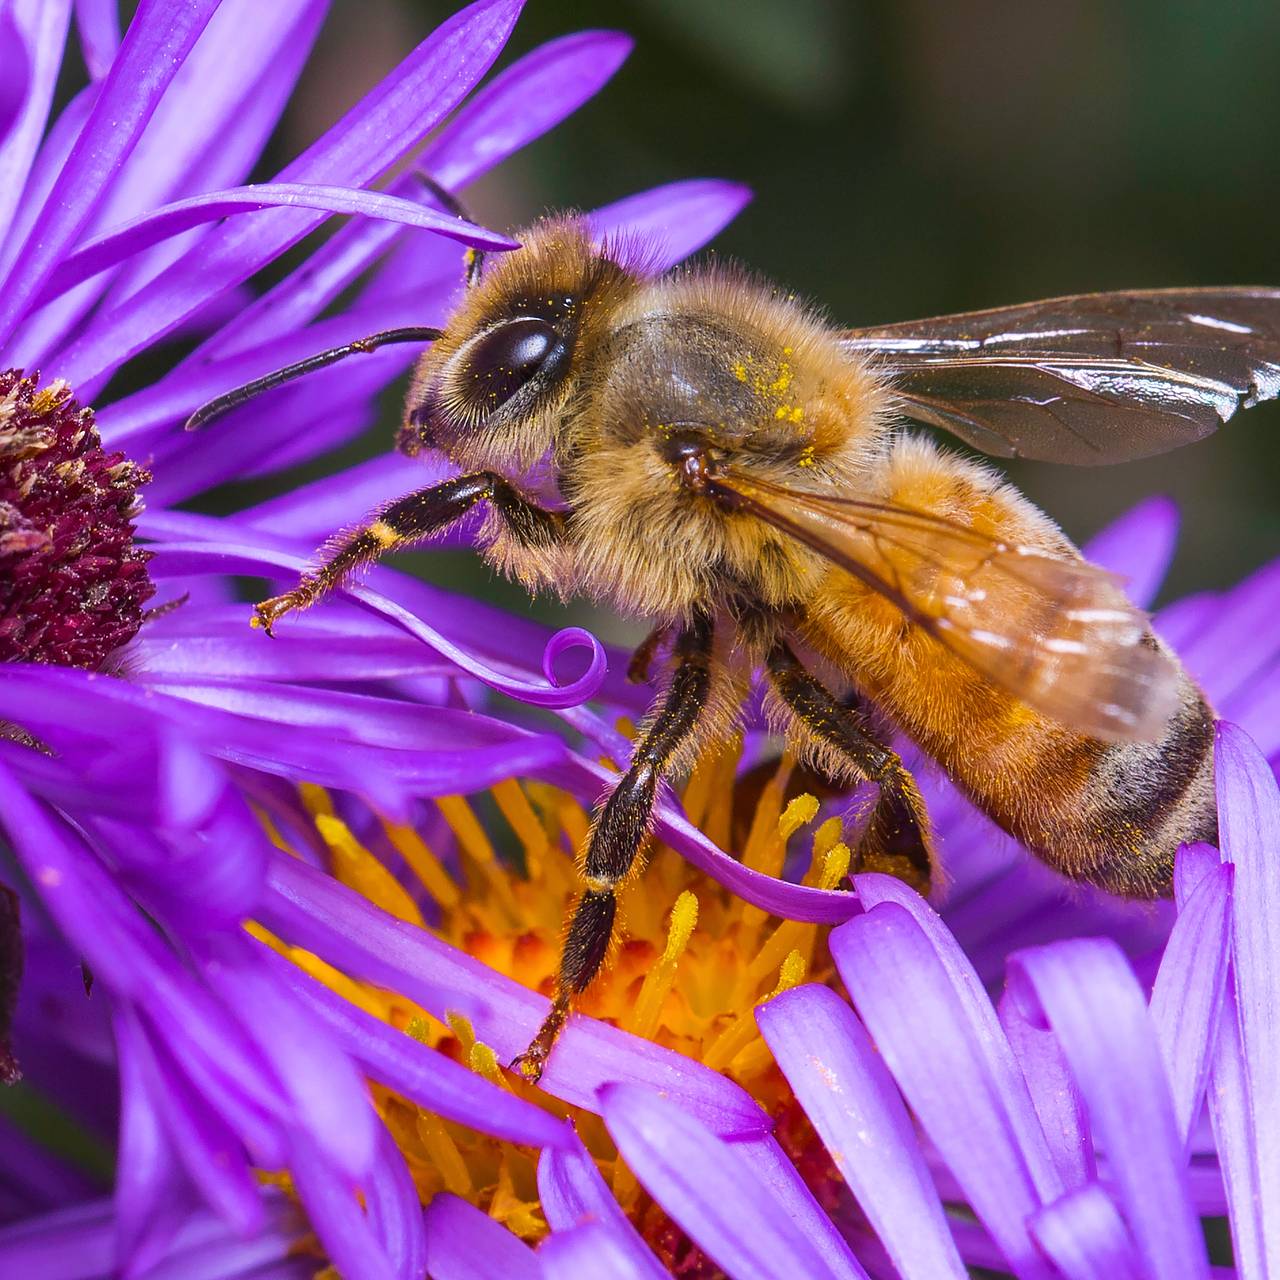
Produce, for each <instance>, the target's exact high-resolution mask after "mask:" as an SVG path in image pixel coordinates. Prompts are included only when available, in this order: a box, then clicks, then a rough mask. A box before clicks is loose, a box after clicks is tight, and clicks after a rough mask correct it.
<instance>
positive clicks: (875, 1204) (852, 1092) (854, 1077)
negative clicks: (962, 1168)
mask: <svg viewBox="0 0 1280 1280" xmlns="http://www.w3.org/2000/svg"><path fill="white" fill-rule="evenodd" d="M756 1021H757V1022H758V1023H759V1025H760V1030H761V1033H762V1034H763V1035H764V1038H765V1040H766V1042H767V1043H768V1045H769V1048H770V1050H772V1052H773V1056H774V1057H775V1058H776V1059H777V1061H778V1065H779V1066H780V1067H781V1068H782V1071H783V1074H784V1075H785V1076H786V1077H787V1081H788V1083H789V1084H790V1085H791V1088H792V1091H793V1092H794V1093H795V1095H796V1098H797V1100H798V1101H799V1103H800V1105H801V1106H802V1107H804V1110H805V1114H806V1115H807V1116H808V1117H809V1120H810V1121H811V1122H812V1124H813V1126H814V1128H815V1129H817V1131H818V1134H819V1136H820V1137H821V1138H822V1141H823V1144H824V1145H825V1146H826V1148H827V1150H828V1151H830V1152H831V1155H832V1158H833V1159H834V1160H835V1162H836V1165H837V1167H838V1168H839V1170H840V1172H841V1174H842V1175H843V1177H844V1180H845V1182H846V1183H848V1185H849V1189H850V1190H851V1191H852V1192H853V1194H854V1195H855V1196H856V1197H857V1200H858V1204H859V1206H860V1207H861V1208H862V1211H863V1212H864V1213H865V1214H866V1215H867V1218H868V1220H869V1221H870V1223H871V1225H872V1227H873V1228H874V1229H875V1232H876V1235H877V1236H879V1238H880V1241H881V1243H882V1244H883V1245H884V1247H885V1249H886V1251H887V1252H888V1255H889V1257H890V1258H891V1259H892V1261H893V1265H894V1266H895V1267H896V1268H897V1269H898V1271H899V1272H901V1274H902V1275H903V1277H906V1278H910V1277H920V1278H921V1280H930V1278H931V1277H935V1276H945V1275H953V1276H959V1277H963V1276H965V1275H966V1274H967V1273H966V1271H965V1269H964V1265H963V1264H962V1263H961V1261H960V1257H959V1255H958V1254H957V1253H956V1249H955V1244H954V1243H953V1242H952V1239H951V1233H950V1231H949V1230H948V1229H947V1224H946V1218H945V1216H944V1214H943V1212H942V1203H941V1201H940V1200H939V1199H938V1193H937V1191H936V1190H935V1189H934V1186H933V1181H932V1179H931V1178H930V1176H929V1171H928V1169H927V1168H926V1166H925V1162H924V1157H923V1156H922V1154H921V1152H920V1145H919V1142H918V1141H917V1139H916V1134H915V1130H914V1128H913V1127H912V1124H911V1120H910V1117H909V1116H908V1115H907V1112H906V1108H905V1107H904V1106H903V1105H902V1099H901V1097H900V1096H899V1094H898V1090H897V1087H896V1086H895V1085H894V1083H893V1079H892V1077H891V1076H890V1075H889V1073H888V1071H887V1070H886V1069H885V1065H884V1062H883V1060H882V1059H881V1057H880V1055H879V1054H878V1053H877V1052H876V1050H875V1047H874V1046H873V1045H872V1043H871V1039H870V1037H869V1036H868V1035H867V1033H866V1031H865V1030H864V1028H863V1026H862V1024H861V1023H860V1022H859V1021H858V1020H857V1018H856V1017H854V1015H853V1012H852V1010H851V1009H850V1008H849V1007H848V1006H847V1005H846V1004H845V1003H844V1001H843V1000H841V999H840V998H839V997H838V996H837V995H836V994H835V993H834V992H833V991H830V990H828V989H827V988H825V987H819V986H804V987H797V988H796V989H794V990H792V991H787V992H784V993H783V994H782V995H780V996H778V997H776V998H775V999H773V1000H770V1001H769V1002H768V1003H767V1004H764V1005H761V1006H760V1007H759V1008H758V1009H757V1010H756Z"/></svg>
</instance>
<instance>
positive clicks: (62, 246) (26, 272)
mask: <svg viewBox="0 0 1280 1280" xmlns="http://www.w3.org/2000/svg"><path fill="white" fill-rule="evenodd" d="M218 3H219V0H153V3H152V4H150V5H148V6H147V7H146V8H145V9H144V10H143V11H142V13H141V14H140V15H139V16H138V17H137V18H136V19H135V21H134V22H133V24H132V25H131V26H130V28H129V32H128V34H127V35H126V36H125V39H124V43H123V44H122V45H121V47H120V54H119V57H118V58H116V60H115V62H114V64H113V65H112V68H111V71H110V73H109V74H108V75H107V77H106V79H105V80H104V81H103V82H102V91H101V93H100V94H99V95H98V99H97V101H96V102H95V103H94V106H93V109H92V111H91V112H90V113H89V119H88V121H87V122H86V124H85V127H84V130H83V131H82V133H81V134H80V137H79V139H78V141H77V142H76V145H75V146H74V147H73V148H72V150H71V154H70V156H68V158H67V162H66V164H65V165H64V166H63V168H62V172H61V173H60V174H59V175H58V178H57V179H56V180H55V182H54V184H53V189H52V191H51V192H50V193H49V198H48V200H47V201H46V203H45V206H44V209H43V210H42V212H41V214H40V217H39V218H38V219H37V221H36V224H35V226H34V227H33V228H32V231H31V235H30V236H29V237H28V239H27V243H26V245H25V246H24V248H23V251H22V252H21V253H19V255H18V257H17V260H16V262H15V265H14V269H13V270H12V271H11V272H10V274H9V277H8V279H7V280H6V281H5V282H4V287H3V289H0V347H2V346H3V345H4V344H5V343H6V342H7V341H8V339H9V338H10V337H11V336H12V334H13V332H14V330H15V328H16V327H17V325H18V322H19V320H20V319H21V317H22V315H23V313H24V312H25V311H26V310H27V308H28V306H29V305H30V302H31V299H32V298H34V297H35V296H36V295H37V294H38V293H39V292H40V290H41V288H42V287H43V285H44V283H45V281H46V280H47V279H48V278H49V275H50V274H51V272H52V271H53V269H54V268H55V266H56V265H57V263H58V261H59V259H60V258H61V256H62V255H63V253H65V251H66V250H67V249H68V248H69V247H70V245H71V244H72V243H73V242H74V240H75V238H76V236H77V235H79V233H80V231H81V229H82V228H83V227H84V225H85V223H86V222H88V220H89V218H90V217H91V216H92V215H93V212H94V210H95V209H96V208H97V206H98V203H99V202H100V201H101V199H102V197H103V194H104V192H105V190H106V188H107V186H108V184H109V183H110V182H111V180H112V179H113V178H114V177H115V175H116V173H117V172H118V171H119V169H120V166H121V165H122V164H123V163H124V161H125V159H126V157H127V156H128V155H129V153H130V152H131V151H132V150H133V147H134V145H135V144H136V142H137V140H138V137H139V135H140V134H141V133H142V130H143V129H144V128H145V127H146V124H147V121H148V120H149V119H150V118H151V113H152V112H153V111H154V110H155V108H156V104H157V103H158V102H159V100H160V98H161V96H162V95H163V94H164V91H165V89H166V88H168V86H169V83H170V82H171V81H172V79H173V77H174V75H175V74H176V72H177V70H178V68H179V67H180V66H181V65H182V62H183V59H184V58H185V57H186V56H187V54H188V53H189V52H190V50H191V46H192V45H193V44H194V43H195V41H196V37H197V36H199V34H200V32H201V31H202V30H203V29H204V25H205V23H207V22H208V21H209V19H210V17H211V16H212V15H213V11H214V10H215V9H216V8H217V7H218Z"/></svg>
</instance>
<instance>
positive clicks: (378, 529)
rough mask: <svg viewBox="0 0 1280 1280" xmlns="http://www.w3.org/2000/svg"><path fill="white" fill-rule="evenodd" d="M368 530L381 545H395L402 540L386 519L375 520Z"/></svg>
mask: <svg viewBox="0 0 1280 1280" xmlns="http://www.w3.org/2000/svg"><path fill="white" fill-rule="evenodd" d="M367 532H368V534H369V536H370V537H372V538H374V539H376V540H377V543H378V545H379V546H380V547H394V546H395V545H396V543H397V542H399V541H400V535H399V534H398V533H396V531H395V530H394V529H393V528H392V527H391V526H390V525H389V524H388V523H387V522H386V521H385V520H375V521H373V523H372V524H370V525H369V526H368V530H367Z"/></svg>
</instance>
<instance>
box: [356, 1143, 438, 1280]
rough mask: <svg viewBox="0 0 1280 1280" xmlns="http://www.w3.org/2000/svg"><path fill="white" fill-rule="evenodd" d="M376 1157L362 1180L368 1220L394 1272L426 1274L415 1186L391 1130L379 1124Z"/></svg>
mask: <svg viewBox="0 0 1280 1280" xmlns="http://www.w3.org/2000/svg"><path fill="white" fill-rule="evenodd" d="M378 1138H379V1143H378V1159H377V1160H376V1161H375V1163H374V1166H373V1169H372V1170H371V1172H370V1174H369V1177H368V1178H366V1179H365V1180H364V1182H363V1184H362V1190H363V1191H364V1197H365V1202H366V1204H368V1206H369V1221H370V1224H371V1225H372V1227H373V1230H374V1232H375V1233H376V1235H377V1236H378V1238H379V1239H380V1240H381V1241H382V1243H383V1247H384V1248H385V1249H386V1251H387V1257H388V1258H389V1259H390V1260H391V1267H392V1271H393V1273H394V1274H395V1275H397V1276H404V1277H407V1278H411V1280H418V1277H419V1276H425V1275H426V1269H427V1231H426V1223H425V1221H424V1220H423V1214H422V1205H421V1203H420V1202H419V1200H418V1189H417V1187H416V1186H414V1182H413V1178H412V1176H411V1175H410V1173H409V1168H408V1166H407V1165H406V1164H405V1161H404V1156H403V1154H402V1153H401V1151H400V1148H399V1147H397V1146H396V1144H395V1141H394V1139H393V1138H392V1137H391V1134H390V1133H388V1132H387V1130H386V1129H385V1128H384V1127H383V1126H382V1125H379V1126H378Z"/></svg>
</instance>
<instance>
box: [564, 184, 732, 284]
mask: <svg viewBox="0 0 1280 1280" xmlns="http://www.w3.org/2000/svg"><path fill="white" fill-rule="evenodd" d="M750 201H751V189H750V187H744V186H743V185H742V184H741V183H737V182H724V181H721V180H720V179H717V178H694V179H691V180H689V181H686V182H672V183H668V184H667V185H666V186H664V187H654V188H653V189H652V190H651V191H642V192H640V193H639V194H638V195H634V196H627V197H626V199H624V200H617V201H615V202H614V203H613V204H609V205H605V206H604V207H603V208H600V209H597V210H596V211H595V212H594V213H592V214H589V215H588V217H587V222H588V224H589V225H590V227H591V234H592V235H593V236H594V237H595V239H596V240H597V241H598V242H601V243H602V245H603V251H604V252H605V253H606V254H608V255H609V256H610V257H616V258H617V260H618V261H619V262H620V263H622V264H623V265H624V266H628V267H632V268H633V269H636V270H643V271H645V272H646V273H648V274H652V275H659V274H661V273H662V272H664V271H669V270H670V269H671V268H672V267H674V266H675V265H676V263H678V262H680V261H682V260H683V259H685V258H687V257H688V256H689V255H690V254H691V253H696V252H697V250H699V249H701V248H702V246H703V245H704V244H706V243H707V241H708V240H711V239H713V238H714V237H715V236H717V235H718V234H719V233H720V232H721V231H722V230H723V229H724V228H725V227H726V226H728V224H729V223H730V222H732V221H733V220H734V218H736V217H737V216H738V214H739V213H741V211H742V210H743V208H744V207H745V206H746V205H747V204H748V203H750Z"/></svg>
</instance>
